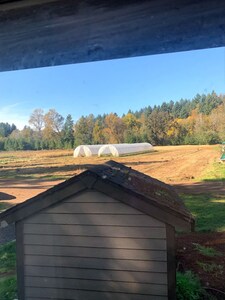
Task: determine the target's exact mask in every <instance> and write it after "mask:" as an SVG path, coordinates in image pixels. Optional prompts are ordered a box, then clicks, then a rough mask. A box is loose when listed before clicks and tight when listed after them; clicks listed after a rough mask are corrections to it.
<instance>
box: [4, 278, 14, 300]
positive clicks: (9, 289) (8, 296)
mask: <svg viewBox="0 0 225 300" xmlns="http://www.w3.org/2000/svg"><path fill="white" fill-rule="evenodd" d="M16 298H17V286H16V276H9V277H7V278H4V279H1V280H0V299H1V300H3V299H4V300H13V299H16Z"/></svg>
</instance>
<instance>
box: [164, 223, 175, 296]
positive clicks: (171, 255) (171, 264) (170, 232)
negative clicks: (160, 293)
mask: <svg viewBox="0 0 225 300" xmlns="http://www.w3.org/2000/svg"><path fill="white" fill-rule="evenodd" d="M166 242H167V279H168V299H169V300H176V261H175V254H176V253H175V229H174V227H172V226H171V225H168V224H166Z"/></svg>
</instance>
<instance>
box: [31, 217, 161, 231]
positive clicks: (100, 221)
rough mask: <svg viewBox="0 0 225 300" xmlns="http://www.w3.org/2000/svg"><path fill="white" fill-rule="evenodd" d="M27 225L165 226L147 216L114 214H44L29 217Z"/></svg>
mask: <svg viewBox="0 0 225 300" xmlns="http://www.w3.org/2000/svg"><path fill="white" fill-rule="evenodd" d="M26 223H27V224H43V223H44V224H70V225H97V226H99V225H100V226H104V225H105V226H137V227H143V226H144V227H146V226H154V227H155V226H157V227H163V228H164V227H165V224H163V223H162V222H160V221H158V220H155V219H153V218H151V217H149V216H147V215H116V214H110V213H108V214H105V215H99V214H80V215H79V214H77V215H74V214H44V213H40V214H37V215H35V216H33V217H30V218H29V219H27V221H26Z"/></svg>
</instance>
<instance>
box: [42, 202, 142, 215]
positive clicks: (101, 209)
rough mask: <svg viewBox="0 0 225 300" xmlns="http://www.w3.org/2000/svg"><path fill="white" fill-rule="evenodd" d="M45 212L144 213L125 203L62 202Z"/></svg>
mask: <svg viewBox="0 0 225 300" xmlns="http://www.w3.org/2000/svg"><path fill="white" fill-rule="evenodd" d="M44 213H45V214H75V215H77V214H107V213H108V214H117V215H143V213H142V212H140V211H139V210H137V209H134V208H132V207H130V206H128V205H126V204H123V203H60V204H58V205H56V206H54V207H50V208H48V209H46V210H45V211H44Z"/></svg>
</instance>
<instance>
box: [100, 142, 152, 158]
mask: <svg viewBox="0 0 225 300" xmlns="http://www.w3.org/2000/svg"><path fill="white" fill-rule="evenodd" d="M152 150H153V146H152V145H151V144H149V143H135V144H109V145H103V146H101V147H100V149H99V151H98V156H102V155H112V156H120V155H124V154H129V153H140V152H145V151H152Z"/></svg>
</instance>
